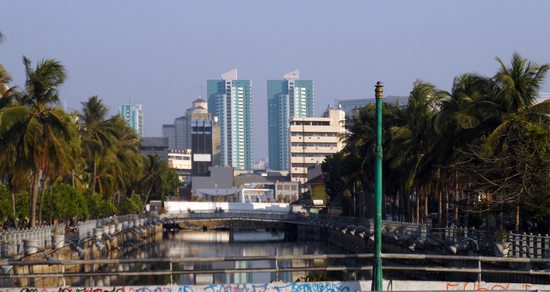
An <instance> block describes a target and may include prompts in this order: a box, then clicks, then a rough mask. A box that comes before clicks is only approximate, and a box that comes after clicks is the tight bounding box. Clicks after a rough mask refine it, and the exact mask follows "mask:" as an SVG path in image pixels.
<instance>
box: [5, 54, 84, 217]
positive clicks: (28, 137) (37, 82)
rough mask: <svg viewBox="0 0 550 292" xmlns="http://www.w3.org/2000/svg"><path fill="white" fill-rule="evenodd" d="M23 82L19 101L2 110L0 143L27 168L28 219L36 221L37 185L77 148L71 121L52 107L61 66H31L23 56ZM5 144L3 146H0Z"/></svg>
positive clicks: (49, 61) (62, 76)
mask: <svg viewBox="0 0 550 292" xmlns="http://www.w3.org/2000/svg"><path fill="white" fill-rule="evenodd" d="M23 63H24V65H25V73H26V82H25V92H24V93H23V94H22V95H21V99H20V100H19V102H20V103H19V104H18V105H15V106H12V107H9V108H6V109H4V110H2V113H1V115H0V120H1V122H2V127H3V136H2V138H3V139H2V144H8V145H12V146H13V147H14V148H15V149H16V152H17V153H16V157H15V159H16V161H17V162H16V163H17V164H18V165H21V166H24V167H26V168H28V169H29V170H30V171H31V194H30V206H29V209H30V217H31V218H30V220H31V222H30V223H31V226H32V227H34V226H35V224H36V205H37V198H38V192H39V187H40V186H41V184H43V183H44V182H45V180H47V178H48V172H49V171H50V170H51V169H52V168H60V167H62V164H63V162H66V161H68V160H70V159H72V158H73V157H75V155H74V153H75V151H76V149H77V148H78V146H77V145H75V143H74V141H78V138H77V132H76V127H75V122H74V120H71V118H70V116H69V115H67V114H66V113H65V112H64V111H63V110H61V109H59V108H56V107H54V105H55V103H57V102H58V101H59V95H58V88H59V86H61V85H62V84H63V82H64V81H65V79H66V72H65V68H64V67H63V65H61V63H59V62H58V61H57V60H54V59H46V60H43V61H41V62H40V63H39V64H38V65H37V66H36V67H35V68H34V69H33V68H32V67H31V61H30V60H29V59H27V58H26V57H23ZM2 146H7V145H2Z"/></svg>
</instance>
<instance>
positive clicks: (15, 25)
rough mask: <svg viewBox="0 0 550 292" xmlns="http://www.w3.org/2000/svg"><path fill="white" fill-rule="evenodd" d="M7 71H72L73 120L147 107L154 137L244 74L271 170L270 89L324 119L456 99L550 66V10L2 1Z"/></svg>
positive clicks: (237, 0)
mask: <svg viewBox="0 0 550 292" xmlns="http://www.w3.org/2000/svg"><path fill="white" fill-rule="evenodd" d="M0 4H1V7H2V9H1V11H4V12H9V13H2V16H0V32H2V33H3V34H4V36H5V38H4V40H3V42H2V43H0V64H2V65H4V67H5V68H6V70H7V71H8V72H9V74H10V75H11V77H12V78H13V81H12V83H11V84H10V85H12V86H13V85H22V84H23V83H24V80H25V76H24V70H23V64H22V56H23V55H25V56H27V57H29V58H30V59H31V60H33V61H34V63H35V64H36V62H38V61H40V60H42V59H44V58H55V59H57V60H59V61H60V62H61V63H62V64H63V65H64V66H65V68H66V69H67V71H68V79H67V81H66V83H65V84H64V86H63V87H62V89H61V99H62V102H63V104H64V105H65V106H66V108H67V109H68V110H80V108H81V102H83V101H86V100H87V99H88V98H89V97H91V96H94V95H97V96H99V98H101V99H102V100H103V101H104V103H105V104H106V105H107V106H108V107H109V108H110V111H111V114H116V112H117V111H118V106H119V105H120V104H125V103H128V102H131V103H136V104H142V105H143V110H144V116H145V118H144V120H145V136H161V135H162V131H161V127H162V125H163V124H171V123H173V121H174V119H175V118H176V117H179V116H182V115H184V114H185V110H186V109H187V108H189V107H190V106H191V102H192V101H193V100H194V99H196V98H197V97H198V96H203V97H205V95H206V80H208V79H219V78H220V75H221V74H222V73H224V72H226V71H229V70H231V69H234V68H237V69H238V70H239V79H248V80H252V99H253V103H252V108H253V124H254V128H253V131H252V135H253V141H254V142H253V143H254V144H253V152H254V161H257V160H259V159H261V158H266V157H267V156H268V150H267V92H266V82H267V80H269V79H282V77H283V74H285V73H287V72H289V71H291V70H294V69H299V70H300V77H301V79H311V80H314V85H315V89H314V91H315V113H316V115H321V114H322V112H324V110H325V109H326V108H327V107H328V106H329V105H333V104H334V103H335V100H336V99H354V98H372V97H373V95H374V85H375V83H376V81H379V80H380V81H382V82H383V83H384V90H385V95H408V94H409V92H410V90H411V88H412V85H413V83H414V82H415V81H416V80H423V81H427V82H431V83H433V84H435V85H436V86H437V87H438V88H440V89H443V90H450V89H451V86H452V82H453V78H454V77H455V76H457V75H459V74H462V73H470V72H473V73H478V74H482V75H485V76H492V75H494V73H495V72H496V71H497V70H498V64H497V62H496V61H495V58H496V57H497V56H498V57H501V58H502V59H504V60H506V61H509V60H510V58H511V56H512V54H513V53H514V52H516V51H517V52H518V53H520V54H521V55H522V56H523V57H526V58H528V59H530V60H532V61H534V62H536V63H538V64H543V63H550V1H548V0H517V1H510V0H484V1H479V0H460V1H459V0H449V1H440V0H417V1H410V0H402V1H391V0H390V1H366V0H350V1H321V0H301V1H295V0H294V1H290V0H278V1H257V0H248V1H244V0H242V1H241V0H232V1H213V0H212V1H211V0H203V1H181V0H166V1H141V0H117V1H112V0H94V1H71V0H58V1H42V0H40V1H39V0H35V1H15V0H11V1H3V0H2V1H1V2H0ZM542 91H550V76H549V77H547V78H546V79H545V82H544V84H543V88H542Z"/></svg>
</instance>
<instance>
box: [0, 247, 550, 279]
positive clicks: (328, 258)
mask: <svg viewBox="0 0 550 292" xmlns="http://www.w3.org/2000/svg"><path fill="white" fill-rule="evenodd" d="M372 257H373V255H372V254H317V255H281V256H278V255H275V256H265V255H262V256H227V257H212V258H199V257H191V258H128V259H94V260H29V261H18V260H0V265H2V266H32V265H34V266H36V265H48V266H50V267H51V266H59V267H61V268H59V269H56V271H57V272H49V273H47V272H46V273H33V274H21V273H18V274H15V273H13V272H12V273H10V274H7V275H1V276H0V279H6V278H10V279H16V278H69V277H73V278H74V277H84V278H85V277H103V276H144V275H148V276H152V275H155V276H162V275H164V276H170V283H173V278H172V277H173V276H177V275H184V274H188V275H189V274H235V273H265V272H269V273H284V272H319V271H326V272H328V271H330V272H342V273H347V275H348V276H349V275H350V273H351V274H353V275H355V277H358V278H359V277H360V278H363V279H369V278H370V277H371V271H372V264H371V260H372ZM382 258H383V259H384V267H383V268H384V275H385V276H384V278H385V279H400V280H406V279H418V277H419V275H423V277H428V276H427V275H433V278H429V279H430V280H436V279H450V278H452V279H455V280H457V279H460V280H463V281H476V279H477V280H482V281H487V282H489V281H491V282H494V281H498V280H501V281H502V279H503V278H502V277H501V276H502V275H514V276H522V277H523V278H521V279H520V283H521V282H530V283H539V284H550V270H548V269H546V268H547V267H548V266H549V265H550V259H528V258H502V257H477V256H475V257H474V256H451V255H429V254H382ZM254 261H262V262H265V261H270V262H272V263H273V265H271V267H254V268H249V267H248V266H247V267H246V268H243V267H240V266H238V265H235V267H234V268H233V267H232V265H229V266H228V265H216V264H215V263H222V262H234V263H237V262H241V263H242V262H254ZM313 261H315V265H311V263H312V262H313ZM290 263H292V264H290ZM101 265H103V266H104V267H109V268H108V269H105V268H102V269H99V270H94V271H84V269H82V268H81V269H74V267H75V266H80V267H84V266H88V267H90V266H97V267H99V266H101ZM69 266H71V267H73V268H72V270H73V271H72V272H65V271H66V269H65V267H69ZM252 266H253V265H252ZM222 267H223V268H222ZM67 270H69V269H67ZM359 272H362V274H358V273H359ZM430 277H431V276H430ZM499 277H500V278H499ZM495 279H496V280H495ZM508 281H510V282H513V281H512V280H508ZM154 284H167V283H154Z"/></svg>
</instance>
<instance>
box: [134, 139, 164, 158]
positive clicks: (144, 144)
mask: <svg viewBox="0 0 550 292" xmlns="http://www.w3.org/2000/svg"><path fill="white" fill-rule="evenodd" d="M139 150H140V152H141V155H144V156H147V155H153V156H155V155H157V156H158V157H159V158H160V159H161V160H163V161H168V138H166V137H143V138H141V146H140V148H139Z"/></svg>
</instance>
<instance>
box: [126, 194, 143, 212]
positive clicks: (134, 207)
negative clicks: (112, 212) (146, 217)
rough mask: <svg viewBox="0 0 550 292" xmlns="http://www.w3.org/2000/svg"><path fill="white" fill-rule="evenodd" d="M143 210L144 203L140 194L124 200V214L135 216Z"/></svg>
mask: <svg viewBox="0 0 550 292" xmlns="http://www.w3.org/2000/svg"><path fill="white" fill-rule="evenodd" d="M142 210H143V201H142V199H141V197H140V196H139V195H138V194H132V196H130V197H127V198H125V199H124V202H123V203H122V210H121V211H122V212H123V213H124V214H135V213H139V212H141V211H142Z"/></svg>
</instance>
